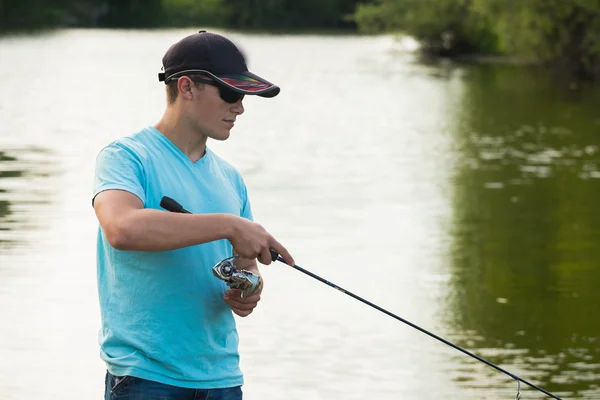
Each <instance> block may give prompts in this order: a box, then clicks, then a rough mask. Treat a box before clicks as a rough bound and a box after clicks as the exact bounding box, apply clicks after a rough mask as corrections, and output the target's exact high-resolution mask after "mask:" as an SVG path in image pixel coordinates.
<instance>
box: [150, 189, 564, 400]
mask: <svg viewBox="0 0 600 400" xmlns="http://www.w3.org/2000/svg"><path fill="white" fill-rule="evenodd" d="M160 206H161V207H162V208H164V209H165V210H167V211H171V212H176V213H184V214H191V212H189V211H188V210H186V209H185V208H183V206H182V205H181V204H179V203H178V202H177V201H175V200H173V199H172V198H170V197H167V196H164V197H163V198H162V200H161V202H160ZM270 252H271V260H272V261H279V262H282V263H284V264H286V265H288V264H287V263H286V262H285V260H284V259H283V257H281V256H280V255H279V254H277V252H276V251H274V250H273V249H270ZM236 258H237V257H236V256H234V257H230V258H227V259H225V260H223V261H221V262H220V263H218V264H217V265H216V266H215V267H214V268H213V273H214V274H215V276H217V277H219V278H221V279H223V280H226V281H229V282H232V281H235V280H237V279H244V275H247V274H251V273H249V272H247V271H237V270H236V269H235V264H234V262H235V259H236ZM291 267H292V268H294V269H296V270H298V271H300V272H302V273H304V274H306V275H308V276H310V277H311V278H314V279H316V280H318V281H319V282H322V283H324V284H326V285H327V286H330V287H332V288H334V289H337V290H339V291H340V292H342V293H344V294H347V295H348V296H350V297H352V298H354V299H356V300H358V301H360V302H361V303H364V304H366V305H368V306H370V307H373V308H374V309H376V310H377V311H381V312H382V313H384V314H386V315H388V316H390V317H392V318H394V319H396V320H398V321H400V322H403V323H405V324H406V325H408V326H411V327H413V328H415V329H416V330H418V331H420V332H422V333H424V334H426V335H428V336H430V337H432V338H434V339H437V340H439V341H440V342H442V343H444V344H447V345H448V346H450V347H452V348H454V349H456V350H458V351H460V352H462V353H464V354H466V355H468V356H470V357H473V358H474V359H476V360H478V361H480V362H482V363H484V364H486V365H488V366H490V367H492V368H494V369H496V370H497V371H500V372H502V373H504V374H506V375H508V376H510V377H511V378H513V379H514V380H516V381H517V383H519V382H522V383H524V384H526V385H528V386H529V387H532V388H533V389H536V390H538V391H540V392H542V393H544V394H546V395H548V396H550V397H552V398H553V399H557V400H562V399H561V398H560V397H558V396H556V395H554V394H552V393H550V392H548V391H547V390H544V389H542V388H541V387H539V386H536V385H534V384H533V383H531V382H528V381H526V380H525V379H522V378H520V377H518V376H517V375H515V374H513V373H511V372H509V371H507V370H505V369H503V368H500V367H499V366H497V365H496V364H494V363H491V362H489V361H488V360H486V359H484V358H482V357H480V356H478V355H476V354H474V353H471V352H470V351H468V350H465V349H463V348H462V347H460V346H458V345H455V344H454V343H452V342H450V341H448V340H446V339H444V338H442V337H440V336H438V335H436V334H434V333H432V332H429V331H428V330H426V329H423V328H421V327H420V326H418V325H416V324H413V323H412V322H410V321H408V320H406V319H404V318H402V317H399V316H398V315H396V314H394V313H392V312H390V311H387V310H386V309H384V308H382V307H379V306H378V305H377V304H374V303H371V302H370V301H369V300H366V299H364V298H362V297H360V296H357V295H355V294H354V293H352V292H350V291H348V290H346V289H343V288H341V287H339V286H338V285H336V284H334V283H332V282H330V281H328V280H326V279H324V278H321V277H320V276H319V275H316V274H313V273H312V272H310V271H308V270H306V269H304V268H302V267H300V266H298V265H292V266H291ZM242 272H243V274H244V275H242V274H240V273H242ZM259 282H260V279H257V278H255V279H254V280H252V281H250V280H249V279H246V281H245V282H244V283H242V284H240V285H239V286H236V287H238V288H241V289H244V290H246V291H247V292H249V293H252V291H254V290H255V289H256V288H257V286H258V285H259ZM230 286H232V285H230ZM232 287H233V286H232ZM519 398H520V385H519V386H518V389H517V399H519Z"/></svg>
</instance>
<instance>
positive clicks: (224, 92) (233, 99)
mask: <svg viewBox="0 0 600 400" xmlns="http://www.w3.org/2000/svg"><path fill="white" fill-rule="evenodd" d="M219 93H220V95H221V98H222V99H223V100H224V101H226V102H227V103H231V104H233V103H237V102H238V101H239V100H240V99H243V98H244V95H243V94H242V93H238V92H236V91H235V90H231V89H229V88H227V87H224V86H219Z"/></svg>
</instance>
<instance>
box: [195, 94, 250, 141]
mask: <svg viewBox="0 0 600 400" xmlns="http://www.w3.org/2000/svg"><path fill="white" fill-rule="evenodd" d="M190 89H191V90H192V94H193V97H192V100H191V101H190V102H189V104H188V107H187V108H188V115H189V116H190V117H191V119H192V121H193V123H194V124H196V125H197V128H198V130H199V131H200V132H202V134H203V135H205V136H207V137H209V138H212V139H215V140H226V139H227V138H229V135H230V131H231V129H232V128H233V126H234V122H235V120H236V118H237V117H238V116H239V115H241V114H242V113H243V112H244V106H243V105H242V101H243V99H240V100H238V101H237V102H235V103H227V102H226V101H224V100H223V99H222V98H221V96H220V94H219V88H217V87H216V86H214V85H211V84H200V85H198V86H197V85H194V84H192V85H191V86H190Z"/></svg>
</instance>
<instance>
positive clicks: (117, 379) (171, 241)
mask: <svg viewBox="0 0 600 400" xmlns="http://www.w3.org/2000/svg"><path fill="white" fill-rule="evenodd" d="M162 61H163V72H161V73H159V81H164V82H165V84H166V85H167V103H168V105H167V108H166V111H165V113H164V115H163V117H162V119H161V120H160V121H159V122H158V123H157V124H156V125H154V126H151V127H147V128H145V129H142V130H141V131H140V132H137V133H135V134H133V135H131V136H128V137H125V138H123V139H120V140H117V141H115V142H113V143H111V144H110V145H108V146H107V147H105V148H104V149H102V150H101V152H100V153H99V155H98V158H97V164H96V175H95V184H94V197H93V202H92V204H93V206H94V210H95V212H96V215H97V217H98V221H99V223H100V229H99V232H98V244H97V272H98V292H99V296H100V309H101V317H102V328H101V331H100V334H99V344H100V346H101V352H100V355H101V358H102V359H103V360H104V361H105V362H106V365H107V370H108V371H107V374H106V389H105V390H106V392H105V399H106V400H109V399H116V398H118V399H123V400H126V399H134V398H135V399H136V400H144V399H147V400H150V399H158V398H160V399H170V400H187V399H189V400H197V399H208V398H210V399H211V400H238V399H241V398H242V390H241V385H242V384H243V378H242V373H241V371H240V369H239V354H238V334H237V331H236V327H235V321H234V317H233V314H232V312H233V313H235V314H237V315H239V316H241V317H245V316H247V315H249V314H250V313H251V312H252V310H253V309H254V308H255V307H256V305H257V303H258V301H259V300H260V290H262V287H261V289H260V290H259V291H258V292H257V293H255V294H253V295H250V296H246V297H241V295H240V291H239V290H235V289H229V290H227V289H228V288H227V285H226V284H225V282H223V281H221V280H219V279H217V278H216V277H214V276H213V274H212V267H213V266H214V265H215V264H217V263H218V262H219V261H221V260H223V259H225V258H227V257H230V256H231V255H232V253H233V252H235V253H237V254H239V255H240V259H238V262H237V266H238V267H239V268H245V269H249V270H252V271H254V272H255V273H257V274H258V268H257V263H256V260H257V259H258V261H259V262H261V263H262V264H270V263H271V255H270V252H269V250H270V249H273V250H274V251H276V252H278V253H279V254H281V256H282V257H283V258H284V259H285V260H286V262H288V263H289V264H290V265H293V263H294V260H293V258H292V256H291V255H290V254H289V252H288V251H287V250H286V249H285V247H284V246H282V245H281V244H280V243H279V242H278V241H277V240H276V239H275V238H274V237H273V236H271V235H270V234H269V233H268V232H267V231H266V230H265V229H264V228H263V227H262V226H260V225H258V224H256V223H254V222H252V211H251V209H250V202H249V201H248V194H247V191H246V186H245V185H244V181H243V180H242V177H241V176H240V174H239V173H238V172H237V170H235V169H234V168H233V167H232V166H231V165H229V164H227V163H226V162H225V161H223V160H222V159H221V158H219V157H218V156H217V155H215V154H214V153H213V152H212V151H211V150H210V149H209V148H208V147H207V146H206V142H207V139H208V138H211V139H215V140H226V139H227V138H228V137H229V135H230V131H231V128H233V125H234V122H235V120H236V118H237V117H239V116H240V115H241V114H242V113H243V112H244V107H243V105H242V101H243V99H244V95H258V96H262V97H273V96H276V95H277V94H278V93H279V88H278V87H277V86H275V85H273V84H272V83H270V82H268V81H266V80H264V79H262V78H260V77H258V76H256V75H254V74H252V73H250V72H248V68H247V67H246V62H245V59H244V57H243V55H242V54H241V52H240V51H239V50H238V49H237V48H236V46H235V45H234V44H233V43H232V42H231V41H229V40H228V39H226V38H224V37H223V36H220V35H217V34H213V33H208V32H205V31H200V32H199V33H196V34H193V35H191V36H188V37H185V38H183V39H182V40H180V41H179V42H177V43H175V44H174V45H173V46H171V47H170V48H169V49H168V51H167V52H166V54H165V55H164V57H163V60H162ZM163 196H168V197H171V198H173V199H175V200H176V201H178V202H179V203H181V205H182V206H183V207H184V208H185V209H186V210H189V211H190V212H191V213H192V214H179V213H173V212H168V211H165V210H164V209H162V208H161V207H160V201H161V199H162V197H163Z"/></svg>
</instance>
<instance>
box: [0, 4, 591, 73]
mask: <svg viewBox="0 0 600 400" xmlns="http://www.w3.org/2000/svg"><path fill="white" fill-rule="evenodd" d="M54 26H79V27H84V26H95V27H121V28H122V27H133V28H140V27H145V28H152V27H163V26H196V27H198V26H209V27H225V28H231V29H252V30H270V31H271V30H277V31H282V30H306V29H312V30H330V29H336V30H340V29H351V30H357V31H359V32H361V33H368V34H370V33H383V32H402V33H406V34H408V35H411V36H414V37H415V38H416V39H418V40H419V41H420V42H421V43H422V49H423V51H424V52H425V53H428V54H433V55H437V56H447V57H464V56H474V55H476V56H482V55H483V56H486V55H493V56H505V57H510V58H513V59H519V60H522V61H526V62H531V63H537V64H545V65H548V66H551V67H553V68H554V69H556V70H558V71H560V72H562V73H564V74H565V75H568V76H578V77H583V78H594V77H598V76H600V0H528V1H522V0H303V1H298V0H55V1H53V2H52V3H50V4H49V3H48V2H44V1H43V0H0V31H10V30H29V29H40V28H48V27H54Z"/></svg>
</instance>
